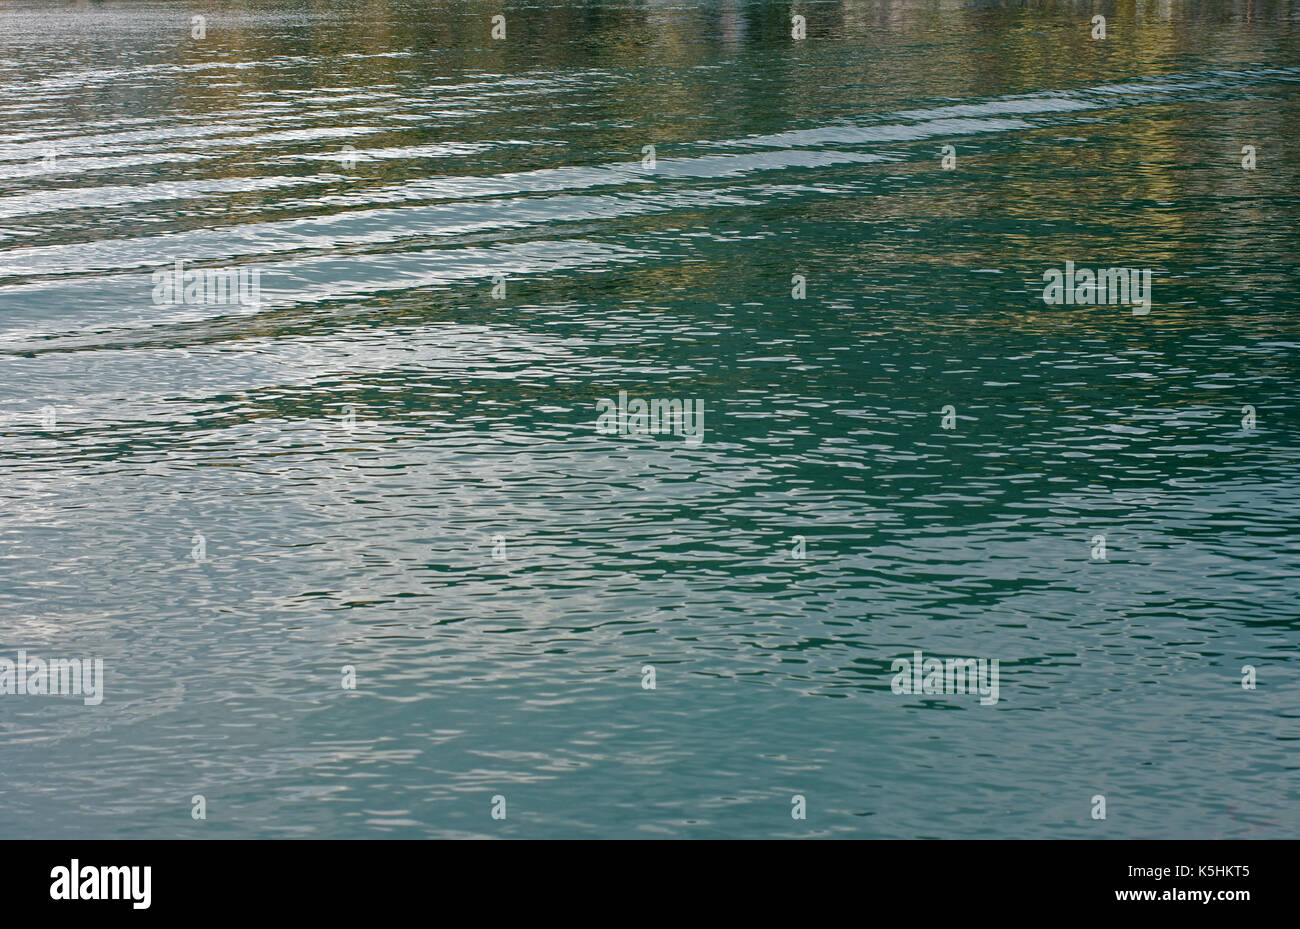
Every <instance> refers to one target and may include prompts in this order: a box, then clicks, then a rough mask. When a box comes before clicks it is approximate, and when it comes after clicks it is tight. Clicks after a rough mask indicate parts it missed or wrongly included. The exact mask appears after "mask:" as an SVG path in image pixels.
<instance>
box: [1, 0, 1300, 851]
mask: <svg viewBox="0 0 1300 929" xmlns="http://www.w3.org/2000/svg"><path fill="white" fill-rule="evenodd" d="M1022 6H1028V7H1030V8H1021V7H1022ZM503 11H504V12H505V14H506V16H507V35H506V38H505V39H504V40H494V39H492V38H491V35H490V32H491V28H492V26H491V21H490V20H491V17H492V16H493V15H494V14H497V13H500V12H503ZM798 12H800V13H802V14H803V15H805V16H806V17H807V38H806V39H805V40H803V41H794V40H792V39H791V35H790V30H791V21H790V14H791V8H790V6H789V5H788V4H781V3H759V2H752V3H750V2H740V0H734V2H725V0H724V2H695V0H681V2H672V3H643V2H632V0H621V2H608V3H596V2H592V3H581V2H568V3H563V2H557V3H548V4H540V3H538V4H532V5H529V6H522V5H517V4H512V3H510V4H507V5H506V6H505V7H504V8H503V7H502V6H501V5H500V4H498V3H478V2H465V3H450V4H447V3H443V4H437V3H425V2H415V0H396V2H391V3H387V2H379V0H375V2H365V3H362V2H351V3H348V2H342V3H330V4H324V3H320V4H317V3H307V2H290V0H283V2H270V0H255V2H250V3H243V4H216V3H212V4H208V3H171V2H158V3H90V4H81V5H71V4H67V3H60V4H48V5H45V4H33V3H28V2H0V495H2V499H0V503H2V505H0V617H2V618H0V657H4V658H8V659H10V660H16V653H17V651H18V650H19V649H24V650H26V652H27V653H28V654H29V655H33V656H39V657H44V658H56V657H90V658H101V659H102V660H103V662H104V667H105V693H104V700H103V703H102V704H101V705H99V706H86V705H84V703H83V701H82V700H81V699H80V698H79V697H75V696H38V695H30V694H9V695H5V696H3V697H0V772H2V773H3V777H2V778H0V822H2V823H3V825H0V835H3V836H6V837H17V836H33V835H42V836H61V837H68V836H83V835H84V836H105V837H108V836H123V837H146V836H148V837H174V836H195V837H197V836H206V837H234V836H259V837H307V836H320V837H349V836H351V837H385V836H393V837H423V836H444V837H454V836H517V837H544V836H556V837H614V836H617V837H638V836H640V837H661V836H662V837H673V836H675V837H697V836H698V837H776V836H843V837H848V836H854V837H925V836H962V837H1050V836H1063V837H1110V838H1116V837H1258V838H1263V837H1285V836H1293V835H1294V834H1295V833H1296V827H1297V825H1300V804H1298V803H1297V800H1298V797H1297V795H1298V793H1300V789H1298V788H1297V773H1298V768H1300V762H1298V760H1297V748H1298V746H1297V740H1300V685H1298V684H1297V677H1296V672H1297V670H1298V669H1300V657H1298V654H1297V639H1298V638H1300V611H1298V608H1297V602H1298V598H1297V595H1298V594H1300V544H1298V543H1297V538H1296V531H1297V528H1298V526H1300V457H1298V456H1297V438H1298V437H1300V435H1298V430H1297V410H1296V401H1297V395H1298V391H1297V388H1298V387H1300V369H1298V367H1297V364H1296V358H1297V348H1298V347H1300V326H1298V325H1297V323H1298V314H1297V301H1296V296H1295V293H1296V288H1297V284H1298V282H1300V281H1298V278H1300V275H1297V273H1296V264H1297V261H1296V256H1297V250H1298V246H1300V233H1298V231H1297V221H1298V220H1300V199H1298V194H1300V183H1298V180H1300V178H1298V177H1297V174H1298V167H1297V166H1298V165H1300V153H1298V152H1297V147H1296V145H1297V140H1300V4H1295V3H1292V2H1275V3H1270V2H1263V3H1173V4H1169V3H1160V2H1154V0H1152V2H1146V3H1136V4H1135V3H1133V2H1120V3H1105V2H1102V3H1099V4H1093V3H1078V4H1071V3H1052V2H1047V3H1034V4H1028V5H1022V4H1007V5H999V4H996V3H961V2H954V0H934V2H861V3H854V2H844V3H839V2H834V3H815V2H805V3H801V4H799V6H798ZM1097 12H1101V13H1105V14H1107V17H1108V24H1107V25H1108V35H1107V37H1106V39H1105V40H1093V39H1092V38H1090V36H1089V30H1090V26H1089V19H1090V18H1091V16H1092V15H1093V14H1094V13H1097ZM194 15H204V16H206V17H207V20H206V37H205V38H203V39H194V38H192V36H191V27H192V24H191V17H192V16H194ZM647 145H653V146H654V147H655V163H654V165H653V167H650V166H649V164H648V161H647V162H646V163H643V152H644V148H643V147H644V146H647ZM944 145H952V146H953V147H954V149H953V150H954V152H955V155H956V159H957V161H956V167H955V170H944V169H943V166H942V164H941V159H940V153H941V150H942V146H944ZM1245 145H1253V146H1255V147H1256V150H1257V159H1258V160H1257V167H1256V168H1255V169H1254V170H1245V169H1243V167H1242V164H1241V162H1242V158H1243V155H1242V147H1243V146H1245ZM347 146H350V147H351V148H350V149H349V148H346V147H347ZM48 155H52V156H53V157H47V156H48ZM177 259H181V260H184V261H185V262H187V263H189V264H190V265H192V266H194V267H198V268H214V269H231V268H243V269H245V270H257V271H258V272H259V274H260V284H261V302H260V304H259V305H257V306H231V305H211V304H193V305H189V304H183V303H182V304H179V305H166V304H158V303H155V302H154V300H153V299H152V291H153V289H154V283H153V275H154V274H155V272H160V271H162V270H165V269H167V268H170V267H172V266H173V263H174V262H175V261H176V260H177ZM1066 261H1073V262H1076V263H1077V264H1078V265H1080V266H1085V267H1090V268H1095V267H1111V266H1123V267H1131V268H1134V269H1149V270H1151V271H1152V274H1153V279H1154V283H1153V288H1152V305H1151V312H1150V314H1149V315H1134V314H1133V313H1132V312H1131V311H1130V309H1129V307H1127V306H1077V305H1074V306H1049V305H1046V304H1045V303H1044V301H1043V300H1042V289H1043V273H1044V271H1045V270H1047V269H1051V268H1060V267H1063V266H1064V263H1065V262H1066ZM796 274H798V275H802V276H803V277H804V278H805V281H806V283H805V287H806V296H805V297H804V299H796V298H795V296H794V295H793V293H792V289H793V285H792V281H793V276H794V275H796ZM498 276H500V278H501V279H502V280H501V281H500V282H499V283H504V289H505V293H504V294H501V293H500V287H498V289H497V292H496V293H494V292H493V287H494V279H496V278H497V277H498ZM620 390H625V391H627V392H628V394H629V395H630V396H631V397H634V398H637V397H640V398H647V399H649V398H678V399H698V400H702V401H703V403H704V409H705V416H704V428H705V434H704V437H703V441H702V442H700V443H698V444H693V443H690V442H687V441H685V440H684V438H682V437H678V436H667V435H613V436H611V435H604V434H601V433H599V432H597V429H596V421H597V415H598V412H597V402H598V401H599V400H600V399H601V398H616V397H617V396H618V393H619V391H620ZM949 405H951V406H953V407H954V412H955V414H956V417H957V418H956V421H955V424H953V425H955V428H952V429H945V428H944V427H943V415H942V411H943V409H944V407H945V406H949ZM1246 406H1251V407H1253V408H1254V410H1255V411H1256V417H1257V419H1256V422H1255V426H1254V428H1253V429H1252V428H1247V427H1246V426H1245V425H1243V408H1245V407H1246ZM950 424H952V423H950ZM1097 535H1104V536H1105V540H1106V560H1104V561H1103V560H1101V559H1094V558H1093V557H1092V556H1093V553H1094V543H1093V542H1092V540H1093V538H1094V537H1095V536H1097ZM498 536H499V537H501V538H499V539H496V540H495V541H494V537H498ZM796 536H800V537H803V540H804V541H803V545H804V547H805V548H804V554H805V557H804V558H798V557H795V546H796V545H797V544H798V543H797V542H796V541H795V537H796ZM502 555H504V560H502V559H501V557H500V556H502ZM916 650H922V651H923V652H924V653H925V654H926V655H934V656H940V657H975V658H990V659H992V658H996V659H998V660H999V662H1000V699H999V701H998V703H997V704H996V705H995V706H982V705H980V703H979V700H978V698H977V697H976V696H972V695H966V694H952V695H948V694H944V695H898V694H895V693H893V691H892V690H891V677H892V673H891V666H892V662H893V661H894V659H896V658H900V657H910V656H911V655H912V654H913V652H914V651H916ZM645 665H653V666H654V668H655V676H656V687H655V689H654V690H647V689H645V688H644V687H643V686H642V668H643V666H645ZM1244 665H1251V666H1254V667H1255V669H1256V673H1257V683H1258V686H1257V688H1256V689H1255V690H1248V689H1245V688H1243V686H1242V676H1243V672H1242V668H1243V666H1244ZM344 666H350V667H352V668H354V669H355V671H356V687H355V689H353V690H349V689H346V688H345V687H344V685H343V680H342V669H343V668H344ZM795 794H802V795H804V796H805V797H806V799H807V819H806V820H804V821H798V820H794V819H793V818H792V816H791V809H792V806H791V798H792V796H793V795H795ZM1097 794H1101V795H1104V796H1105V798H1106V803H1107V818H1106V819H1105V820H1104V821H1099V820H1095V819H1093V817H1092V816H1091V810H1092V808H1093V805H1092V804H1093V801H1092V798H1093V797H1094V796H1095V795H1097ZM195 795H202V796H203V797H204V798H205V800H206V805H207V819H206V821H195V820H194V819H193V818H192V815H191V812H192V798H193V797H194V796H195ZM497 795H500V796H503V797H505V798H506V802H507V811H508V815H507V818H506V819H505V820H504V821H501V820H494V819H493V818H492V816H491V806H492V798H493V797H494V796H497Z"/></svg>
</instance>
